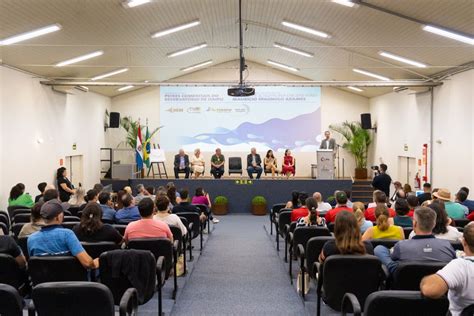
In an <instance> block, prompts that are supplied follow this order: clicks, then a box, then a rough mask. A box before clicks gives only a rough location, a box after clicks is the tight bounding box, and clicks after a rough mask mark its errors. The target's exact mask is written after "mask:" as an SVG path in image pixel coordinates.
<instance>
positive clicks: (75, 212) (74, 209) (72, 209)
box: [67, 206, 81, 216]
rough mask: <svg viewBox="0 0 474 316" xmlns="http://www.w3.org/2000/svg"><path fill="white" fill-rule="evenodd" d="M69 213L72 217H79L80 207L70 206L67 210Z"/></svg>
mask: <svg viewBox="0 0 474 316" xmlns="http://www.w3.org/2000/svg"><path fill="white" fill-rule="evenodd" d="M67 210H68V211H69V212H71V215H72V216H79V214H78V213H79V211H80V210H81V207H80V206H71V207H69V208H68V209H67Z"/></svg>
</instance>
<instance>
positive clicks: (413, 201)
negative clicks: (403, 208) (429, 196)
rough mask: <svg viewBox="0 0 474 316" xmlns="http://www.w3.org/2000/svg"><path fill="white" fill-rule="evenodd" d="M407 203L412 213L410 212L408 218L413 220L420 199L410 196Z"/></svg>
mask: <svg viewBox="0 0 474 316" xmlns="http://www.w3.org/2000/svg"><path fill="white" fill-rule="evenodd" d="M407 203H408V207H409V208H410V211H409V212H408V216H410V217H411V218H413V214H414V213H415V208H417V207H418V197H417V196H416V195H412V194H411V195H408V196H407Z"/></svg>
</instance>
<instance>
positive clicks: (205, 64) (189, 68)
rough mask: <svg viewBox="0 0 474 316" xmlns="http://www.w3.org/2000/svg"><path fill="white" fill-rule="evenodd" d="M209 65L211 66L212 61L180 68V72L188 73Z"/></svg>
mask: <svg viewBox="0 0 474 316" xmlns="http://www.w3.org/2000/svg"><path fill="white" fill-rule="evenodd" d="M210 64H212V60H208V61H205V62H202V63H199V64H195V65H192V66H189V67H186V68H182V69H181V71H190V70H193V69H196V68H200V67H204V66H207V65H210Z"/></svg>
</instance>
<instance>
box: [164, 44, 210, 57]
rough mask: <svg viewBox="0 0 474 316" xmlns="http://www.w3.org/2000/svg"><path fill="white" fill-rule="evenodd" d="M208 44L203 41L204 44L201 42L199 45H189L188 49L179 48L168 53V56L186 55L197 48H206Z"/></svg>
mask: <svg viewBox="0 0 474 316" xmlns="http://www.w3.org/2000/svg"><path fill="white" fill-rule="evenodd" d="M206 46H207V44H206V43H203V44H199V45H196V46H193V47H189V48H186V49H183V50H178V51H177V52H174V53H170V54H168V57H176V56H179V55H184V54H187V53H190V52H194V51H195V50H198V49H201V48H204V47H206Z"/></svg>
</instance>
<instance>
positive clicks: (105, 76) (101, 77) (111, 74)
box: [91, 68, 128, 81]
mask: <svg viewBox="0 0 474 316" xmlns="http://www.w3.org/2000/svg"><path fill="white" fill-rule="evenodd" d="M126 71H128V68H122V69H118V70H114V71H111V72H107V73H105V74H102V75H98V76H95V77H94V78H92V79H91V80H92V81H94V80H99V79H104V78H107V77H110V76H115V75H118V74H121V73H122V72H126Z"/></svg>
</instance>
